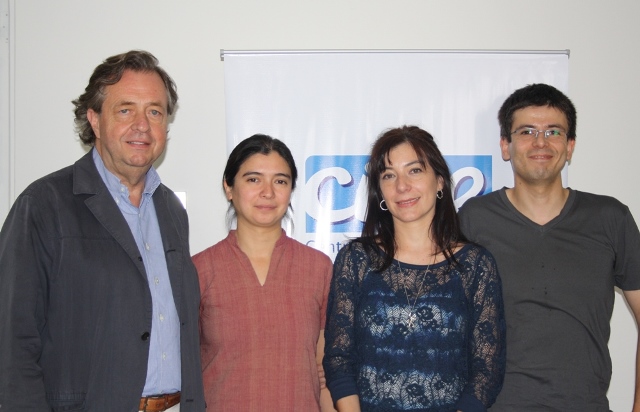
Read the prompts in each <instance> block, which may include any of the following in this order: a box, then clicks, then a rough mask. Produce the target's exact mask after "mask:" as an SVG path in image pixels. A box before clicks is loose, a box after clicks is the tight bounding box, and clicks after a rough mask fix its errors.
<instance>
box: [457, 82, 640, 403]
mask: <svg viewBox="0 0 640 412" xmlns="http://www.w3.org/2000/svg"><path fill="white" fill-rule="evenodd" d="M498 120H499V121H500V129H501V130H500V132H501V139H500V147H501V151H502V158H503V159H504V160H505V161H510V162H511V165H512V168H513V173H514V187H513V188H503V189H501V190H499V191H497V192H494V193H491V194H488V195H485V196H482V197H478V198H474V199H470V200H469V201H467V202H466V203H465V205H464V206H463V207H462V208H461V210H460V219H461V223H462V229H463V232H464V233H465V235H466V236H467V237H468V238H469V239H470V240H472V241H474V242H477V243H479V244H481V245H483V246H485V247H486V248H487V249H489V251H491V253H492V254H493V255H494V256H495V258H496V261H497V263H498V269H499V271H500V275H501V277H502V282H503V291H504V303H505V317H506V321H507V370H506V376H505V381H504V386H503V389H502V392H501V393H500V395H499V396H498V399H497V401H496V403H495V404H494V405H493V407H492V408H491V409H490V410H491V411H492V412H496V411H497V412H502V411H518V412H521V411H524V412H527V411H562V412H570V411H576V412H577V411H580V412H588V411H594V412H600V411H604V412H606V411H609V402H608V400H607V397H606V392H607V389H608V387H609V382H610V380H611V359H610V357H609V350H608V347H607V342H608V340H609V334H610V327H609V320H610V318H611V314H612V311H613V303H614V286H617V287H619V288H620V289H622V290H623V292H624V296H625V298H626V300H627V302H628V304H629V306H630V307H631V310H632V312H633V313H634V315H635V319H636V321H637V322H638V321H640V233H639V232H638V227H637V225H636V223H635V221H634V220H633V217H632V216H631V213H630V212H629V209H628V208H627V207H626V206H625V205H623V204H622V203H620V202H619V201H617V200H616V199H614V198H611V197H606V196H599V195H594V194H590V193H584V192H579V191H575V190H572V189H569V188H564V187H563V186H562V179H561V175H560V172H561V171H562V168H563V167H564V165H565V163H566V162H567V161H569V160H570V159H571V156H572V154H573V150H574V147H575V143H576V142H575V138H576V134H575V132H576V111H575V108H574V106H573V104H572V103H571V101H570V100H569V99H568V98H567V97H566V96H565V95H564V94H563V93H562V92H560V91H559V90H557V89H555V88H553V87H551V86H548V85H545V84H534V85H530V86H527V87H524V88H522V89H519V90H516V91H515V92H514V93H513V94H512V95H511V96H509V98H507V100H506V101H505V102H504V104H503V105H502V107H501V109H500V111H499V113H498ZM630 359H635V357H631V356H630ZM637 372H638V371H637V370H636V373H637ZM639 382H640V379H638V378H636V388H637V385H638V383H639ZM635 408H637V409H634V411H640V391H639V390H637V389H636V397H635Z"/></svg>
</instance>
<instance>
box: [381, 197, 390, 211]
mask: <svg viewBox="0 0 640 412" xmlns="http://www.w3.org/2000/svg"><path fill="white" fill-rule="evenodd" d="M383 203H386V202H385V201H384V199H382V200H381V201H380V210H384V211H385V212H386V211H387V210H389V208H388V207H386V208H385V207H382V204H383Z"/></svg>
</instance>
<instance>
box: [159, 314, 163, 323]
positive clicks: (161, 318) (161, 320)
mask: <svg viewBox="0 0 640 412" xmlns="http://www.w3.org/2000/svg"><path fill="white" fill-rule="evenodd" d="M163 321H164V315H163V314H162V313H161V314H160V322H163Z"/></svg>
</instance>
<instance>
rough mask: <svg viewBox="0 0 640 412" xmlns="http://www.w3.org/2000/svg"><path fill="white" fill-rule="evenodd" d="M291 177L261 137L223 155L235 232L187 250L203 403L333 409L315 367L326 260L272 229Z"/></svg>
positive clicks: (287, 159) (291, 168)
mask: <svg viewBox="0 0 640 412" xmlns="http://www.w3.org/2000/svg"><path fill="white" fill-rule="evenodd" d="M296 178H297V169H296V166H295V163H294V160H293V156H292V155H291V152H290V151H289V149H288V148H287V146H286V145H285V144H284V143H282V142H281V141H279V140H277V139H273V138H272V137H269V136H265V135H254V136H251V137H249V138H247V139H245V140H243V141H242V142H240V144H238V146H236V148H235V149H234V150H233V151H232V152H231V155H230V156H229V160H228V161H227V165H226V168H225V171H224V176H223V182H222V185H223V188H224V193H225V195H226V197H227V200H228V201H229V211H230V212H231V213H232V214H231V217H232V218H234V217H235V220H236V229H235V230H231V231H230V232H229V235H228V236H227V237H226V239H224V240H222V241H221V242H219V243H217V244H215V245H214V246H212V247H210V248H208V249H206V250H204V251H203V252H200V253H199V254H197V255H195V256H194V257H193V261H194V263H195V265H196V268H197V269H198V275H199V278H200V291H201V295H202V301H201V304H200V331H201V334H200V336H201V338H200V343H201V358H202V368H203V378H204V390H205V399H206V402H207V408H208V410H213V411H217V412H218V411H233V412H238V411H260V412H265V411H274V412H275V411H278V412H282V411H303V412H314V411H320V410H321V406H320V405H321V403H322V405H323V408H322V410H323V411H324V410H333V408H332V406H331V400H330V396H329V394H328V391H327V390H326V389H322V390H321V387H320V386H321V385H320V381H319V373H318V365H319V364H321V362H322V354H323V351H324V337H323V330H324V324H325V312H326V306H327V295H328V292H329V285H330V278H331V273H332V263H331V260H330V259H329V258H328V257H327V256H326V255H324V254H322V253H321V252H319V251H317V250H315V249H312V248H310V247H308V246H305V245H303V244H301V243H299V242H297V241H296V240H293V239H291V238H289V237H288V236H287V234H286V233H285V231H284V230H283V229H282V220H283V218H284V217H285V215H286V214H287V211H288V209H289V207H290V200H291V194H292V192H293V190H294V189H295V185H296ZM320 375H321V376H322V373H320ZM324 405H326V409H325V408H324Z"/></svg>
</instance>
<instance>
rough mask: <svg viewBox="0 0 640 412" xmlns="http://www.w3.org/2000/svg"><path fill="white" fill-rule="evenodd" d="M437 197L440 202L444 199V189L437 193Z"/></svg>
mask: <svg viewBox="0 0 640 412" xmlns="http://www.w3.org/2000/svg"><path fill="white" fill-rule="evenodd" d="M436 197H437V198H438V200H440V199H442V198H443V197H444V192H443V191H442V189H439V190H438V191H437V192H436Z"/></svg>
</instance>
